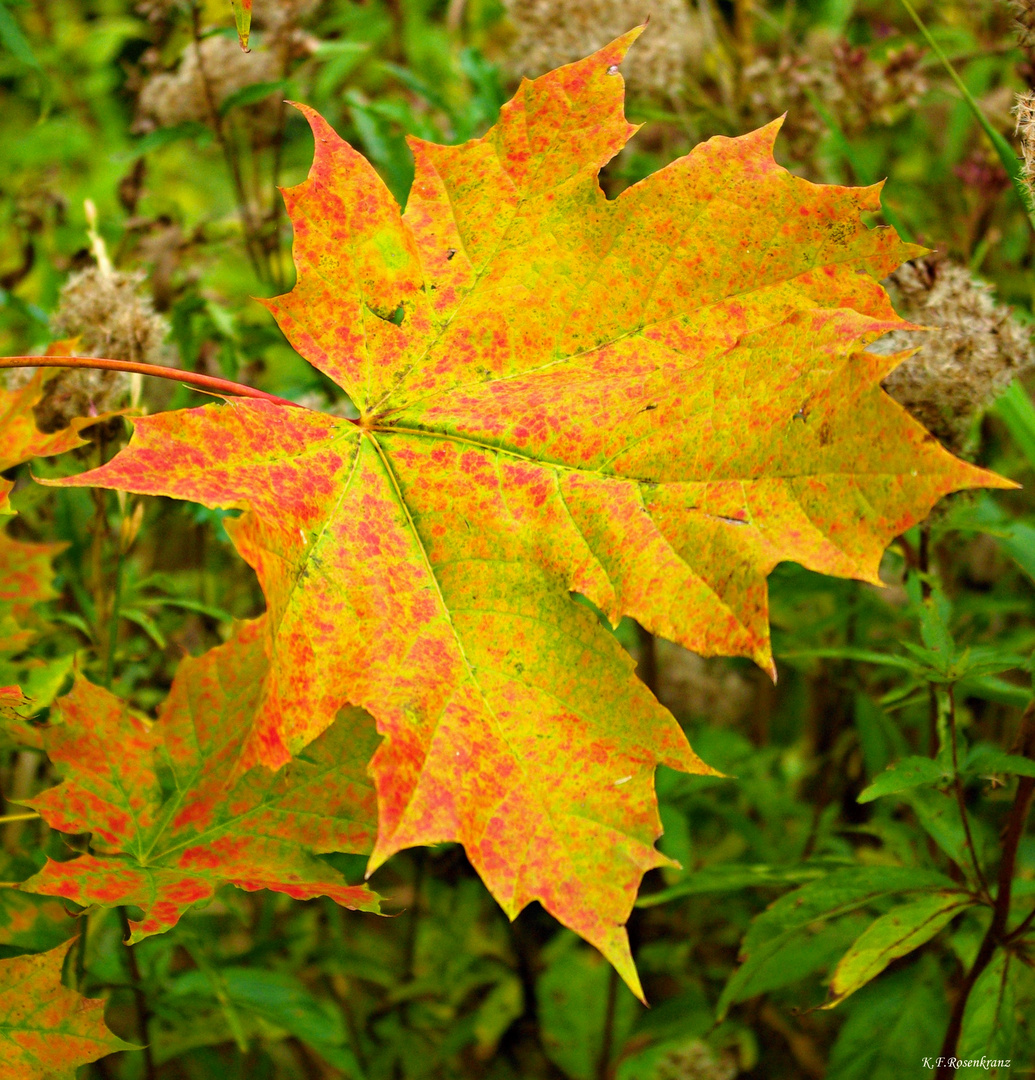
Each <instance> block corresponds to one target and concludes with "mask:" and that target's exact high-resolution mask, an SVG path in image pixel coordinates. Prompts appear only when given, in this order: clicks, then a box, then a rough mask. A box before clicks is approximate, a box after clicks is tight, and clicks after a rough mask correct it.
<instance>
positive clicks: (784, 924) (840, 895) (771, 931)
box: [716, 866, 955, 1020]
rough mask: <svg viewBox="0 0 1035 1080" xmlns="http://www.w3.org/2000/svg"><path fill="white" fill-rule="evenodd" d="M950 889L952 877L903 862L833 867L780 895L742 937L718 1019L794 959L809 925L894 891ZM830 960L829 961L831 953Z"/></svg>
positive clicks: (816, 949)
mask: <svg viewBox="0 0 1035 1080" xmlns="http://www.w3.org/2000/svg"><path fill="white" fill-rule="evenodd" d="M953 888H955V886H954V884H953V882H952V880H951V879H950V878H948V877H946V876H945V875H944V874H939V873H937V872H936V871H933V870H919V869H913V868H911V867H902V866H882V867H876V866H874V867H851V868H845V869H843V870H835V871H834V872H833V873H832V874H829V875H827V877H825V878H823V879H822V880H820V881H814V882H811V883H810V884H808V885H805V886H803V887H802V888H800V889H796V890H795V891H794V892H790V893H787V895H785V896H781V897H780V899H779V900H777V901H776V903H774V904H772V905H771V906H770V907H769V908H768V909H767V910H766V911H764V912H762V914H761V915H759V916H758V917H757V918H756V919H755V921H754V922H753V923H752V924H751V927H750V928H749V930H748V932H747V934H746V935H745V937H744V941H743V944H742V946H741V954H740V955H741V961H742V964H741V966H740V967H739V968H738V969H737V970H736V971H735V972H734V973H733V975H732V977H731V978H730V980H729V982H728V983H727V984H726V987H725V989H724V990H723V992H722V995H721V997H720V998H719V1003H718V1005H717V1006H716V1014H717V1016H718V1018H719V1019H720V1020H721V1019H722V1018H723V1017H724V1016H725V1015H726V1011H727V1010H728V1009H729V1006H730V1005H732V1004H733V1003H734V1002H735V1001H741V1000H743V999H744V998H745V997H750V996H752V995H753V994H754V993H761V991H760V990H758V989H756V987H758V986H760V985H762V984H763V983H764V982H765V980H766V979H767V978H768V975H767V972H769V971H770V969H779V968H780V967H781V966H782V965H786V964H792V963H795V962H796V961H795V960H794V957H795V950H796V949H797V948H798V947H803V946H804V944H805V942H806V941H807V940H808V938H806V937H804V936H802V937H801V941H799V940H798V938H799V935H801V934H802V932H803V931H805V929H806V928H807V927H808V926H809V925H810V924H811V923H815V922H817V921H819V920H821V919H833V918H835V917H837V916H840V915H845V914H848V913H850V912H852V911H855V910H857V909H858V908H860V907H863V906H864V905H866V904H869V903H871V902H872V901H874V900H878V899H880V898H881V897H884V896H888V895H891V894H894V893H899V892H912V891H934V890H949V889H953ZM836 939H837V934H836V933H832V935H831V937H830V938H829V939H828V938H823V939H821V940H822V941H827V940H830V941H833V940H836ZM812 949H813V959H816V957H817V956H818V955H819V952H821V951H822V949H821V947H820V946H819V945H816V946H813V947H812ZM829 959H830V960H831V961H832V960H833V955H831V956H830V957H829ZM810 970H814V969H810ZM806 973H807V972H806ZM799 977H800V976H797V975H796V976H795V977H794V978H795V979H797V978H799ZM790 981H794V980H793V979H792V980H790ZM781 985H783V984H781ZM768 988H770V989H771V988H772V986H771V985H770V986H769V987H768Z"/></svg>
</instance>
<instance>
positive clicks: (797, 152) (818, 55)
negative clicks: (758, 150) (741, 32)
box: [743, 34, 927, 164]
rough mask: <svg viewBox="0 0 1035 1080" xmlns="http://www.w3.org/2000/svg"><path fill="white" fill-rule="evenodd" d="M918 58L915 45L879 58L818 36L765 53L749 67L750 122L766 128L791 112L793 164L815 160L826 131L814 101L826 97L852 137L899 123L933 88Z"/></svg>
mask: <svg viewBox="0 0 1035 1080" xmlns="http://www.w3.org/2000/svg"><path fill="white" fill-rule="evenodd" d="M920 60H921V54H920V52H919V50H918V49H916V48H915V47H914V46H912V45H906V46H905V47H904V48H902V49H898V50H892V51H890V52H888V53H887V54H886V55H885V56H884V57H883V59H881V60H875V59H874V58H873V57H872V56H871V55H870V54H869V53H868V52H867V51H866V50H865V49H863V48H858V47H855V46H851V45H849V44H847V43H846V42H837V41H832V40H831V39H829V38H828V37H825V36H822V35H818V34H817V35H813V37H812V38H811V39H810V40H809V42H808V43H807V44H806V46H804V47H803V48H802V49H801V50H800V51H797V52H793V53H792V52H788V53H784V54H782V55H780V56H775V57H765V56H763V57H760V58H759V59H757V60H755V61H754V62H753V63H751V64H750V65H749V66H748V67H746V68H745V69H744V73H743V80H744V89H745V100H746V102H747V105H748V115H747V117H746V121H747V123H748V124H752V125H756V126H760V125H761V124H764V123H768V122H769V121H770V120H772V118H773V117H774V116H777V115H779V114H780V113H786V114H787V120H786V122H785V124H784V127H783V128H782V129H781V141H782V142H783V143H784V145H786V146H788V147H789V149H790V153H791V156H792V157H793V159H794V160H795V161H797V162H801V163H803V164H805V163H811V162H812V161H813V160H814V158H815V151H816V145H817V143H818V142H819V140H820V139H821V138H822V137H823V136H824V135H825V134H826V133H827V131H828V126H827V122H826V120H825V119H824V118H823V117H822V116H821V115H820V114H819V113H818V112H817V110H816V106H815V102H817V101H818V102H822V104H823V105H825V106H826V108H828V109H829V110H830V112H831V113H833V115H834V116H835V117H836V118H837V122H838V125H839V126H840V127H841V130H842V131H844V132H845V133H846V134H847V135H849V136H854V135H858V134H860V133H861V132H863V131H864V130H866V129H867V128H868V127H871V126H873V125H875V124H881V125H889V124H893V123H895V122H896V121H897V120H899V119H900V118H901V117H902V116H903V114H904V113H906V112H907V111H908V110H909V109H911V108H915V107H916V105H917V104H918V103H919V101H920V98H921V97H922V95H923V94H924V92H925V91H926V89H927V82H926V80H925V78H924V75H923V73H922V71H921V69H920Z"/></svg>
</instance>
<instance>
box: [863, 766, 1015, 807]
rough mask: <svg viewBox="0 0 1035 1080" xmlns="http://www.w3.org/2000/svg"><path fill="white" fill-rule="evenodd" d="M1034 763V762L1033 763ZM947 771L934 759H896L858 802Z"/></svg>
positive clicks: (937, 779) (929, 781)
mask: <svg viewBox="0 0 1035 1080" xmlns="http://www.w3.org/2000/svg"><path fill="white" fill-rule="evenodd" d="M1033 764H1035V763H1033ZM949 775H950V774H949V773H947V772H946V771H945V769H943V768H942V766H941V765H939V764H938V763H937V762H936V761H932V760H931V759H930V758H925V757H915V756H911V757H906V758H902V760H901V761H896V762H895V763H894V765H890V766H889V767H888V768H887V769H886V770H885V771H884V772H882V773H881V774H880V776H878V777H877V779H876V780H874V781H873V783H872V784H870V785H869V787H867V788H865V789H864V790H863V791H862V792H861V794H860V795H859V798H858V800H857V801H858V802H861V803H868V802H873V800H874V799H879V798H880V797H881V796H882V795H892V794H894V793H895V792H899V791H908V790H909V789H910V788H915V787H926V786H929V785H931V784H939V783H941V782H942V781H943V780H946V779H948V778H949Z"/></svg>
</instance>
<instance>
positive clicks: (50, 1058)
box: [0, 945, 135, 1080]
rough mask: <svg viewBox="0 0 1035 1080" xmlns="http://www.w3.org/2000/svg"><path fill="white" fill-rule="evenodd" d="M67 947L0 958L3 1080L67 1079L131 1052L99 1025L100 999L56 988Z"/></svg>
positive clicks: (0, 1058) (105, 1028) (59, 981)
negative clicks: (81, 1068)
mask: <svg viewBox="0 0 1035 1080" xmlns="http://www.w3.org/2000/svg"><path fill="white" fill-rule="evenodd" d="M67 952H68V946H67V945H61V946H59V947H58V948H56V949H51V950H50V951H49V952H45V953H38V954H36V955H35V956H17V957H15V958H14V959H13V960H0V1060H2V1061H3V1076H4V1077H5V1080H72V1078H73V1077H74V1076H75V1072H76V1067H77V1066H79V1065H85V1064H86V1063H87V1062H89V1061H96V1060H97V1059H98V1058H102V1057H105V1056H107V1055H108V1054H113V1053H115V1051H117V1050H133V1049H135V1048H134V1047H133V1045H132V1044H131V1043H127V1042H123V1040H122V1039H119V1038H117V1037H116V1036H115V1035H113V1034H112V1033H111V1032H110V1031H109V1030H108V1028H107V1026H106V1025H105V1023H104V1005H105V1003H104V1002H103V1001H100V1000H97V999H94V998H84V997H80V995H79V994H77V993H76V992H75V991H74V990H69V989H68V988H67V987H65V986H62V985H61V968H62V965H63V963H64V959H65V954H66V953H67Z"/></svg>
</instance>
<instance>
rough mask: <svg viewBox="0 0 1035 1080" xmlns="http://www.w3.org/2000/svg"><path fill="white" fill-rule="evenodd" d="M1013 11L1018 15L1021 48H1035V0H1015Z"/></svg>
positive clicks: (1018, 34)
mask: <svg viewBox="0 0 1035 1080" xmlns="http://www.w3.org/2000/svg"><path fill="white" fill-rule="evenodd" d="M1013 11H1014V14H1015V15H1016V16H1017V38H1018V40H1019V41H1020V44H1021V48H1023V49H1033V48H1035V0H1014V3H1013Z"/></svg>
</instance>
